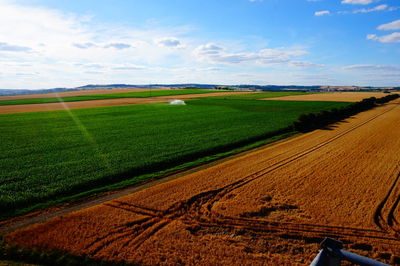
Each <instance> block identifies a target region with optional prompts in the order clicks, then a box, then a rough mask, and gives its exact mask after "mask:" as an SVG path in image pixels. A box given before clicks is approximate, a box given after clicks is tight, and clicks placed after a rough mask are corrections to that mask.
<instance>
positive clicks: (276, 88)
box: [0, 83, 399, 96]
mask: <svg viewBox="0 0 400 266" xmlns="http://www.w3.org/2000/svg"><path fill="white" fill-rule="evenodd" d="M187 87H192V88H199V89H215V88H219V89H221V88H227V89H233V90H258V91H280V90H301V91H344V90H348V91H358V90H363V91H368V90H391V89H395V88H375V87H357V86H318V85H315V86H298V85H284V86H282V85H251V84H249V85H218V84H197V83H185V84H145V85H131V84H107V85H97V84H96V85H93V84H89V85H85V86H80V87H76V88H54V89H40V90H19V89H16V90H10V89H0V96H8V95H21V94H40V93H52V92H66V91H76V90H107V89H150V88H187ZM397 89H399V88H397Z"/></svg>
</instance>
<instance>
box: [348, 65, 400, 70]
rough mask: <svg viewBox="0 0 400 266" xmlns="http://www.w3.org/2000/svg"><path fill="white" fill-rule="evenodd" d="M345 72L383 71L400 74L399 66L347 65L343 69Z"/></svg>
mask: <svg viewBox="0 0 400 266" xmlns="http://www.w3.org/2000/svg"><path fill="white" fill-rule="evenodd" d="M343 69H345V70H355V71H384V72H400V67H399V66H391V65H368V64H358V65H349V66H345V67H343Z"/></svg>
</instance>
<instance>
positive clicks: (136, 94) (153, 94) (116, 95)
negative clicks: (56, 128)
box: [0, 89, 221, 106]
mask: <svg viewBox="0 0 400 266" xmlns="http://www.w3.org/2000/svg"><path fill="white" fill-rule="evenodd" d="M212 92H221V91H216V90H201V89H182V90H160V91H158V90H155V91H151V90H143V91H139V92H122V93H110V94H97V95H82V96H70V97H60V98H37V99H18V100H0V106H1V105H16V104H37V103H57V102H77V101H94V100H107V99H122V98H148V97H156V96H169V95H184V94H203V93H212ZM93 93H96V92H95V91H94V92H93Z"/></svg>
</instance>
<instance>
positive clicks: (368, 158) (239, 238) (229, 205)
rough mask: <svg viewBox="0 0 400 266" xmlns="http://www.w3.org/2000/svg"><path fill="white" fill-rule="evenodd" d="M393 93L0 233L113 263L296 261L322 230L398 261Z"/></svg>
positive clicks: (304, 257)
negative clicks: (261, 145) (344, 114)
mask: <svg viewBox="0 0 400 266" xmlns="http://www.w3.org/2000/svg"><path fill="white" fill-rule="evenodd" d="M399 103H400V101H399V100H396V101H393V102H391V103H389V104H385V105H383V106H380V107H377V108H375V109H372V110H369V111H366V112H364V113H361V114H358V115H357V116H355V117H352V118H350V119H347V120H346V121H345V122H342V123H338V124H336V125H335V126H334V127H332V128H330V129H327V130H316V131H313V132H310V133H307V134H304V135H302V136H300V137H297V138H294V139H291V140H289V141H285V142H282V143H280V144H277V145H274V146H271V147H267V148H265V149H262V150H259V151H256V152H253V153H250V154H247V155H245V156H242V157H239V158H236V159H234V160H231V161H227V162H225V163H222V164H220V165H216V166H214V167H211V168H208V169H205V170H202V171H199V172H196V173H193V174H190V175H188V176H185V177H183V178H180V179H177V180H174V181H171V182H168V183H164V184H160V185H158V186H154V187H151V188H149V189H146V190H143V191H140V192H138V193H135V194H132V195H129V196H126V197H123V198H119V199H117V200H113V201H109V202H106V203H104V204H101V205H99V206H95V207H92V208H89V209H86V210H82V211H78V212H75V213H72V214H70V215H67V216H64V217H59V218H55V219H52V220H50V221H49V222H46V223H43V224H38V225H33V226H31V227H28V228H26V229H22V230H20V231H17V232H14V233H11V234H9V235H8V236H7V237H6V240H7V241H8V242H10V243H16V244H18V245H20V246H25V247H35V248H40V249H42V250H47V251H50V250H53V249H57V250H62V251H65V252H69V253H72V254H75V255H88V256H90V257H93V258H98V259H101V260H106V261H114V262H118V261H126V262H133V263H139V264H179V263H184V264H217V263H222V264H233V263H234V264H265V263H269V264H290V265H295V264H306V263H310V261H311V260H312V258H313V257H314V256H315V255H316V253H317V251H318V243H319V242H320V241H321V239H322V238H323V237H325V236H331V237H334V238H337V239H340V240H342V241H343V242H344V244H345V248H346V249H348V250H351V251H354V252H357V253H359V254H362V255H367V256H370V257H372V258H375V259H378V260H381V261H385V262H387V263H393V264H396V263H399V262H400V252H399V251H400V238H399V232H400V224H399V220H400V209H399V198H400V194H399V193H400V190H399V188H398V186H399V182H398V179H399V173H400V168H399V167H400V166H399V164H398V161H399V155H398V150H399V149H400V139H399V138H398V136H399V134H400V131H399V130H400V128H399V127H398V126H397V125H398V124H399V123H400V115H399V114H400V105H399ZM198 104H201V102H198ZM252 108H254V109H253V111H255V110H257V109H258V108H260V107H257V108H256V107H252ZM54 239H57V241H54Z"/></svg>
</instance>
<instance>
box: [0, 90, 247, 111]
mask: <svg viewBox="0 0 400 266" xmlns="http://www.w3.org/2000/svg"><path fill="white" fill-rule="evenodd" d="M238 94H249V92H211V93H201V94H185V95H169V96H157V97H148V98H121V99H108V100H93V101H76V102H58V103H39V104H19V105H2V106H0V114H10V113H25V112H40V111H56V110H67V109H82V108H93V107H106V106H116V105H130V104H145V103H162V102H169V101H171V100H174V99H181V100H185V99H192V98H200V97H211V96H224V95H238Z"/></svg>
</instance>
